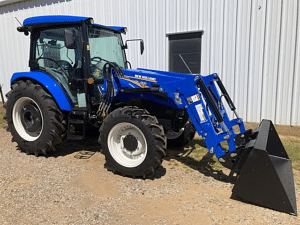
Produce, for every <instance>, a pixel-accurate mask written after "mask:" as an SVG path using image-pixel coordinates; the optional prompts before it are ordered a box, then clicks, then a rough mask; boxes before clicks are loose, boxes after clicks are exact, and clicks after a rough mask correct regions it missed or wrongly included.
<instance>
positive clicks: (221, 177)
mask: <svg viewBox="0 0 300 225" xmlns="http://www.w3.org/2000/svg"><path fill="white" fill-rule="evenodd" d="M197 145H198V146H200V147H202V148H205V150H206V151H207V148H206V145H205V142H204V141H203V140H202V139H194V140H193V141H191V142H190V143H189V144H188V145H186V146H184V147H168V151H167V152H168V154H167V157H166V158H165V160H168V161H171V160H172V159H176V160H177V161H179V162H181V163H183V164H184V165H186V166H188V167H190V168H191V169H193V170H197V171H199V172H200V173H202V174H204V175H205V176H208V177H213V178H214V179H216V180H218V181H222V182H226V183H235V179H234V178H232V177H229V176H228V175H226V174H225V173H223V171H222V170H219V169H216V168H215V167H216V163H217V162H216V161H215V160H214V159H213V156H211V155H210V154H208V153H206V154H205V155H204V156H203V155H196V156H195V155H193V156H191V154H192V153H193V152H194V151H195V150H196V149H197V147H196V146H197Z"/></svg>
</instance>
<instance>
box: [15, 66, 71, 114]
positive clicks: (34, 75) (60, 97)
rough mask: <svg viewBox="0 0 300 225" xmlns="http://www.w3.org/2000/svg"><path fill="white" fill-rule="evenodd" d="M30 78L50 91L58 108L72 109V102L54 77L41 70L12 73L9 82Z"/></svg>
mask: <svg viewBox="0 0 300 225" xmlns="http://www.w3.org/2000/svg"><path fill="white" fill-rule="evenodd" d="M28 78H29V79H32V80H36V81H37V82H39V83H40V84H41V85H43V86H44V87H45V88H47V90H48V91H49V92H50V93H51V95H52V96H53V98H54V99H55V101H56V102H57V104H58V106H59V108H60V109H61V110H64V111H72V107H73V103H72V101H71V100H70V97H69V96H68V95H67V94H66V93H65V92H64V91H63V89H62V88H61V87H60V85H59V84H58V83H57V82H56V81H55V80H54V78H52V77H50V76H49V75H47V74H45V73H42V72H36V71H31V72H19V73H14V74H13V76H12V78H11V80H10V83H11V84H13V83H14V82H15V81H17V80H21V79H22V80H24V79H28Z"/></svg>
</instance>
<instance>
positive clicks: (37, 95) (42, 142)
mask: <svg viewBox="0 0 300 225" xmlns="http://www.w3.org/2000/svg"><path fill="white" fill-rule="evenodd" d="M6 96H7V98H8V100H7V102H6V103H5V108H6V119H7V123H8V128H9V131H10V132H11V134H12V136H13V140H14V141H16V142H17V143H18V145H19V148H20V149H21V150H22V151H25V152H26V153H27V154H31V153H33V154H35V155H36V156H38V155H41V154H43V155H47V154H48V153H49V152H53V151H55V148H56V147H57V146H58V145H60V144H61V143H62V142H63V139H64V138H65V132H66V121H65V120H64V119H63V118H64V117H63V114H62V112H61V111H60V109H59V107H58V106H57V104H56V102H55V101H54V99H53V98H52V96H51V95H49V94H48V93H47V92H46V91H45V90H44V89H43V88H42V87H41V86H40V85H39V84H33V83H32V82H31V81H30V80H27V81H26V82H24V81H18V82H17V83H15V84H14V85H13V86H12V90H11V91H10V92H9V93H8V94H7V95H6Z"/></svg>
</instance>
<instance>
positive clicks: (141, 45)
mask: <svg viewBox="0 0 300 225" xmlns="http://www.w3.org/2000/svg"><path fill="white" fill-rule="evenodd" d="M140 49H141V55H143V53H144V49H145V47H144V41H143V40H142V39H141V40H140Z"/></svg>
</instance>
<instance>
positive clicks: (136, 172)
mask: <svg viewBox="0 0 300 225" xmlns="http://www.w3.org/2000/svg"><path fill="white" fill-rule="evenodd" d="M98 141H99V143H100V144H101V145H102V151H103V154H104V155H105V159H106V165H105V166H106V168H107V169H108V170H112V171H113V172H118V173H121V174H122V175H123V176H131V177H143V178H146V177H148V176H151V175H154V173H155V171H156V170H157V169H158V168H159V167H160V165H161V163H162V159H163V158H164V157H165V155H166V137H165V135H164V130H163V127H162V126H161V125H159V124H158V121H157V119H156V118H155V117H153V116H151V115H149V113H148V112H147V111H146V110H143V109H139V108H136V107H127V106H126V107H124V108H118V109H116V110H114V111H113V112H112V113H110V114H109V115H108V116H107V117H106V118H105V120H104V121H103V124H102V126H101V127H100V136H99V140H98Z"/></svg>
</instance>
